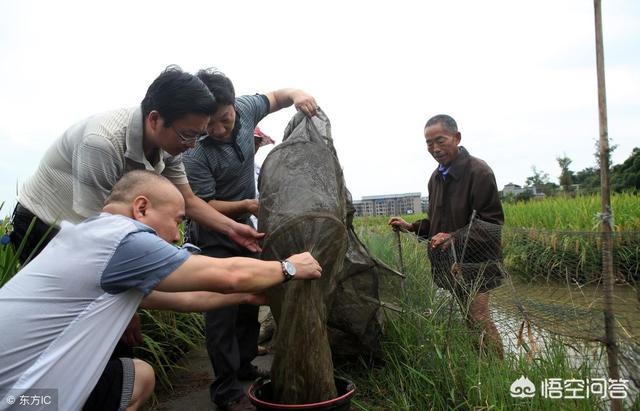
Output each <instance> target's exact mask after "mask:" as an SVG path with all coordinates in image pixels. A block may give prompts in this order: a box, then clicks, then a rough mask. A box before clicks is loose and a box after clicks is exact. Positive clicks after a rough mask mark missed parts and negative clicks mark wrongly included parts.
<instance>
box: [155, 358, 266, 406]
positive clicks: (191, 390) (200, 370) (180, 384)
mask: <svg viewBox="0 0 640 411" xmlns="http://www.w3.org/2000/svg"><path fill="white" fill-rule="evenodd" d="M272 361H273V354H267V355H262V356H258V357H256V358H255V360H253V364H255V365H256V366H257V367H259V368H260V369H261V370H268V369H271V363H272ZM182 365H183V367H184V368H183V369H181V370H178V371H177V372H176V373H175V374H174V376H173V377H172V378H171V381H172V383H173V387H174V392H173V393H167V392H161V393H158V394H157V395H158V403H157V404H156V405H155V406H148V407H145V410H148V411H201V410H203V411H204V410H215V409H216V406H215V405H214V404H213V403H212V402H211V400H210V399H209V384H211V382H212V381H213V371H212V370H211V364H210V363H209V357H208V355H207V350H206V348H205V347H204V345H202V346H200V347H198V348H197V349H195V350H192V351H190V352H189V353H188V354H187V356H186V357H185V358H184V360H183V361H182ZM250 384H251V383H250V382H245V383H243V385H244V387H245V389H248V388H249V385H250Z"/></svg>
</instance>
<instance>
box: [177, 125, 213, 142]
mask: <svg viewBox="0 0 640 411" xmlns="http://www.w3.org/2000/svg"><path fill="white" fill-rule="evenodd" d="M171 128H172V129H173V131H175V132H176V134H177V135H178V137H179V138H180V141H182V142H183V143H184V144H193V143H195V142H196V141H198V140H200V139H201V138H204V137H209V134H207V133H202V134H198V135H197V136H193V137H185V136H183V135H182V133H180V132H179V131H178V130H176V129H175V127H173V126H171Z"/></svg>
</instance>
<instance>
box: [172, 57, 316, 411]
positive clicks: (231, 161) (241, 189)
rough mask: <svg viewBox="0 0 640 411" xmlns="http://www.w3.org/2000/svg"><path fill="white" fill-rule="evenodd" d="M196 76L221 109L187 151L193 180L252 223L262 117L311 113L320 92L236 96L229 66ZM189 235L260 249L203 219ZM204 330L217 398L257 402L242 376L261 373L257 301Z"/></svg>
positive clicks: (220, 252) (206, 246)
mask: <svg viewBox="0 0 640 411" xmlns="http://www.w3.org/2000/svg"><path fill="white" fill-rule="evenodd" d="M197 76H198V78H200V79H201V80H202V81H203V83H204V84H206V85H207V87H208V88H209V90H210V91H211V93H213V96H214V97H215V99H216V105H217V109H216V111H215V113H214V114H213V115H212V116H211V121H210V122H209V125H208V127H207V131H208V134H209V136H208V137H207V138H203V139H201V140H200V144H199V145H198V146H197V147H195V148H193V149H191V150H189V151H187V152H186V153H185V156H184V165H185V168H186V170H187V176H188V177H189V184H191V187H193V191H194V192H195V194H196V195H197V196H199V197H200V198H202V199H203V200H204V201H207V202H208V203H209V204H210V205H211V206H212V207H214V208H216V209H218V210H220V211H221V212H222V213H224V214H226V215H228V216H230V217H232V218H234V219H236V221H238V222H240V223H242V224H246V225H247V226H249V225H251V220H250V216H251V215H252V214H253V215H255V214H256V213H257V212H258V200H257V199H256V189H255V183H254V173H255V168H254V155H255V151H256V147H257V146H256V141H255V135H256V134H255V128H256V125H257V124H258V122H260V120H262V119H263V118H264V117H266V116H267V115H268V114H270V113H273V112H275V111H278V110H280V109H282V108H284V107H289V106H291V105H294V106H295V107H296V108H298V109H300V110H302V111H304V112H305V113H306V114H307V115H309V116H312V115H314V114H315V110H316V107H317V105H316V102H315V99H314V98H313V97H312V96H310V95H309V94H307V93H305V92H303V91H301V90H297V89H281V90H276V91H272V92H270V93H265V94H254V95H245V96H239V97H237V98H236V95H235V89H234V87H233V83H232V82H231V80H230V79H229V78H228V77H227V76H225V75H224V74H223V73H221V72H219V71H216V70H213V69H208V70H200V71H199V72H198V74H197ZM189 235H190V241H192V242H194V243H195V244H196V245H197V246H198V247H201V248H202V253H203V254H204V255H208V256H211V257H232V256H245V257H254V258H255V257H257V254H255V253H251V252H248V251H247V250H245V249H242V248H240V247H238V246H237V245H236V244H234V243H233V242H232V241H231V240H230V238H229V237H228V236H226V235H224V234H220V233H216V232H212V231H211V230H209V229H208V227H204V226H202V225H201V224H200V223H199V222H197V221H193V222H191V223H190V224H189ZM205 331H206V336H207V351H208V352H209V357H210V359H211V364H212V366H213V369H214V372H215V375H216V379H215V381H214V382H213V383H212V384H211V400H212V401H213V402H215V403H216V404H217V406H218V408H219V409H229V410H246V409H253V407H252V406H251V404H250V403H249V400H248V398H247V397H246V396H245V395H244V392H243V389H242V385H241V384H240V383H239V381H238V380H251V379H255V378H256V377H258V376H260V375H261V373H260V372H259V371H258V370H257V369H256V368H255V367H254V366H253V365H251V361H252V360H253V358H254V357H255V356H256V354H257V343H258V334H259V324H258V309H257V307H255V306H250V305H239V306H229V307H224V308H221V309H218V310H212V311H208V312H207V313H206V314H205Z"/></svg>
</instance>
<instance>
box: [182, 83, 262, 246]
mask: <svg viewBox="0 0 640 411" xmlns="http://www.w3.org/2000/svg"><path fill="white" fill-rule="evenodd" d="M235 109H236V122H239V129H238V131H237V133H236V134H235V135H234V136H233V138H232V141H230V142H221V141H218V140H215V139H213V138H211V137H206V138H204V139H202V140H200V141H199V143H198V145H197V146H196V147H195V148H192V149H190V150H188V151H186V152H185V153H184V159H183V160H184V165H185V168H186V171H187V176H188V177H189V184H190V185H191V188H192V189H193V192H194V193H195V194H196V195H197V196H198V197H200V198H201V199H203V200H204V201H211V200H220V201H240V200H245V199H251V198H255V197H256V189H255V180H254V173H255V168H254V157H255V144H254V140H253V130H254V129H255V127H256V125H257V124H258V123H259V122H260V120H262V119H263V118H264V117H265V116H266V115H267V114H269V100H268V98H267V97H266V96H265V95H262V94H256V95H251V96H240V97H238V98H236V103H235ZM234 218H235V219H236V220H237V221H239V222H243V223H247V224H250V222H249V221H250V220H249V215H248V214H245V215H240V216H234ZM189 239H190V240H191V241H193V242H194V243H195V244H196V245H197V246H198V247H201V248H204V247H211V246H224V247H227V248H230V249H232V250H236V251H240V250H241V248H239V246H237V245H236V244H235V243H234V242H233V241H231V240H230V239H229V238H228V237H226V236H225V235H222V234H219V233H214V232H212V231H209V230H207V229H205V228H204V227H201V226H200V225H199V224H197V223H195V222H194V221H190V222H189Z"/></svg>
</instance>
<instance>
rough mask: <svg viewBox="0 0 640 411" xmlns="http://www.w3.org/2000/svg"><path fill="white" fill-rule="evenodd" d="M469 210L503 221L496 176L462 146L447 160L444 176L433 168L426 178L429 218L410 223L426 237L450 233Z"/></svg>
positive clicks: (461, 224)
mask: <svg viewBox="0 0 640 411" xmlns="http://www.w3.org/2000/svg"><path fill="white" fill-rule="evenodd" d="M473 210H476V212H477V214H476V215H477V217H478V218H479V219H481V220H483V221H486V222H489V223H493V224H500V225H501V224H503V223H504V214H503V211H502V205H501V204H500V197H499V194H498V186H497V184H496V178H495V176H494V175H493V171H492V170H491V168H490V167H489V166H488V165H487V163H485V162H484V161H483V160H481V159H479V158H476V157H473V156H471V155H470V154H469V152H468V151H467V150H466V149H465V148H464V147H460V153H459V154H458V156H457V157H456V159H455V160H453V162H452V163H451V167H450V168H449V172H448V175H447V178H446V180H443V179H442V177H441V176H440V173H439V172H438V170H437V169H436V170H435V171H434V172H433V174H431V178H430V179H429V219H425V220H418V221H416V222H415V223H413V229H414V231H415V232H416V234H418V236H420V237H423V238H429V237H432V236H433V235H435V234H437V233H440V232H444V233H451V232H453V231H456V230H458V229H460V228H462V227H464V226H465V225H467V224H468V223H469V220H470V218H471V214H472V213H473Z"/></svg>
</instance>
